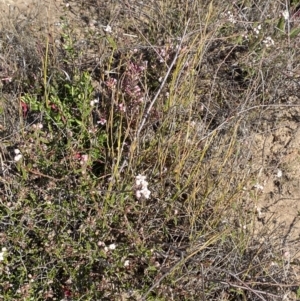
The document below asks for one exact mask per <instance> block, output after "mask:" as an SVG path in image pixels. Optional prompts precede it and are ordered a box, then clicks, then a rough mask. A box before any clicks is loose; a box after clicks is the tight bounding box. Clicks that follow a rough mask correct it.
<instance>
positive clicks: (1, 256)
mask: <svg viewBox="0 0 300 301" xmlns="http://www.w3.org/2000/svg"><path fill="white" fill-rule="evenodd" d="M6 252H7V249H6V248H5V247H3V248H2V250H1V252H0V261H3V260H4V255H5V253H6Z"/></svg>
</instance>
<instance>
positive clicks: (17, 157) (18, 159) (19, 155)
mask: <svg viewBox="0 0 300 301" xmlns="http://www.w3.org/2000/svg"><path fill="white" fill-rule="evenodd" d="M21 159H22V155H21V154H18V155H16V156H15V157H14V160H15V162H18V161H20V160H21Z"/></svg>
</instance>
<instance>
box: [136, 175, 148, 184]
mask: <svg viewBox="0 0 300 301" xmlns="http://www.w3.org/2000/svg"><path fill="white" fill-rule="evenodd" d="M145 180H146V176H142V175H137V176H136V177H135V185H136V186H140V185H143V183H145V182H146V181H145Z"/></svg>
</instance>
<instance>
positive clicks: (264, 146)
mask: <svg viewBox="0 0 300 301" xmlns="http://www.w3.org/2000/svg"><path fill="white" fill-rule="evenodd" d="M293 103H295V104H296V103H299V100H294V101H292V102H290V103H287V104H286V107H284V108H282V107H281V108H277V109H276V108H272V110H268V111H267V112H265V114H264V116H263V117H262V124H261V127H260V131H259V133H253V134H252V139H253V145H252V147H251V152H252V154H253V163H255V164H256V167H257V169H258V170H259V177H258V179H257V183H255V189H256V190H257V192H258V194H257V208H258V209H257V210H258V212H257V214H258V219H259V221H260V222H261V224H265V225H267V226H268V227H270V228H272V229H273V230H274V231H277V232H278V236H279V235H282V234H283V235H282V252H283V254H286V256H289V257H290V258H291V260H293V258H294V259H298V260H299V258H300V254H299V250H300V249H299V238H300V231H299V230H300V108H299V106H294V107H293Z"/></svg>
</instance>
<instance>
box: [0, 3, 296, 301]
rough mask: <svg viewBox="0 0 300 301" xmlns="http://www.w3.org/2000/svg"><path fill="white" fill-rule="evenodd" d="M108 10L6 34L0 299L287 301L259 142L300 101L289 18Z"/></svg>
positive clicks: (178, 9)
mask: <svg viewBox="0 0 300 301" xmlns="http://www.w3.org/2000/svg"><path fill="white" fill-rule="evenodd" d="M100 2H101V1H84V2H82V3H79V2H77V4H76V3H75V2H74V3H73V2H72V1H71V2H70V7H69V9H71V14H68V13H65V16H64V18H63V19H62V22H61V28H60V30H59V31H58V33H57V36H55V37H54V40H52V41H51V40H49V39H46V40H45V39H43V36H37V35H31V32H30V31H29V28H30V26H32V25H31V23H30V22H29V23H28V24H27V26H28V28H27V26H25V25H24V27H22V28H21V29H18V28H17V26H16V24H14V23H13V22H12V23H13V25H14V28H13V27H9V26H6V27H3V28H2V31H1V38H2V47H1V69H0V79H1V82H2V83H3V85H2V88H1V89H2V90H1V101H2V102H1V106H2V119H3V120H2V124H1V127H2V133H1V137H2V138H1V150H2V152H1V204H0V206H1V210H0V212H1V222H0V246H1V247H5V248H6V249H7V251H5V252H4V253H3V255H4V259H3V260H1V262H0V269H1V276H0V277H1V278H0V279H1V281H0V287H1V297H2V299H3V300H61V299H62V298H64V300H203V301H204V300H284V299H283V298H284V296H287V294H291V292H292V291H297V290H298V283H297V280H296V277H295V273H294V270H293V268H292V267H291V265H290V262H287V261H286V260H285V259H284V257H283V256H282V253H281V250H282V241H281V238H280V237H281V236H280V230H279V229H277V230H278V231H273V232H272V233H270V231H268V230H267V228H264V229H261V230H259V232H258V230H255V222H256V219H257V217H256V215H255V203H256V199H257V197H258V195H257V192H256V190H255V189H254V188H253V186H254V184H255V183H256V177H257V174H258V172H259V170H257V167H256V166H253V165H252V162H251V159H252V153H251V138H250V133H251V132H252V131H259V130H260V125H261V123H262V120H263V116H264V115H265V114H266V113H267V110H270V109H274V108H279V107H280V106H281V105H283V104H286V103H287V101H288V99H289V95H295V93H297V88H298V87H297V85H296V84H295V83H294V79H295V75H294V71H295V70H296V69H297V66H298V63H297V54H296V52H297V50H296V49H295V48H293V46H292V45H294V43H297V39H298V38H297V37H295V38H292V37H290V36H289V35H288V32H287V31H285V29H284V28H281V29H278V28H277V27H276V26H278V22H279V20H280V15H279V14H280V11H281V10H283V9H284V8H285V7H284V6H282V7H280V5H279V2H276V1H275V2H274V4H273V2H272V3H270V2H268V1H267V2H266V3H265V2H263V3H256V2H255V3H254V2H253V1H248V2H247V3H248V4H247V5H248V6H247V7H248V8H246V7H245V5H246V1H238V2H237V4H235V5H227V6H226V7H225V6H224V7H223V6H222V4H215V3H213V2H208V1H192V2H191V3H189V4H187V2H185V1H165V3H159V2H157V1H149V3H148V4H141V3H139V2H137V1H124V4H121V3H123V2H116V3H114V2H111V3H102V2H101V3H100ZM275 3H276V5H275ZM228 11H231V12H232V16H231V15H230V14H228ZM71 16H72V18H71ZM233 20H235V21H236V23H232V21H233ZM258 22H261V25H262V29H261V30H260V32H259V33H258V34H256V33H255V31H254V28H257V26H258ZM107 25H109V26H111V32H110V30H109V28H108V27H107ZM282 31H285V32H282ZM53 35H54V34H53ZM267 36H270V37H272V39H273V40H274V43H275V45H271V46H270V47H267V46H266V43H265V42H264V41H266V37H267ZM55 39H56V40H57V41H55ZM6 78H7V79H6ZM15 149H19V150H20V151H21V154H22V159H21V160H20V161H16V158H15V156H16V154H15ZM138 174H141V175H145V176H146V180H147V181H148V183H149V184H148V188H149V190H150V191H151V196H150V197H149V198H145V197H141V198H137V195H136V191H137V190H139V189H140V187H138V186H137V185H136V182H135V179H136V176H137V175H138ZM295 264H296V263H295ZM298 297H299V296H298Z"/></svg>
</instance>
